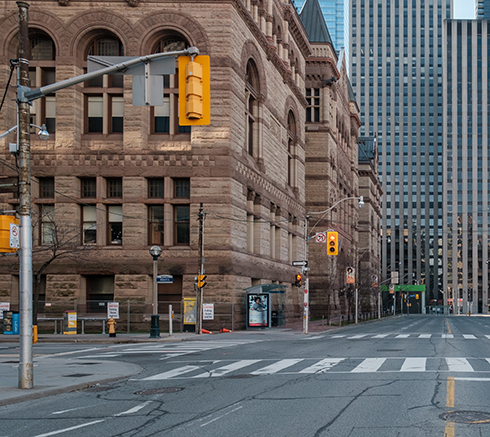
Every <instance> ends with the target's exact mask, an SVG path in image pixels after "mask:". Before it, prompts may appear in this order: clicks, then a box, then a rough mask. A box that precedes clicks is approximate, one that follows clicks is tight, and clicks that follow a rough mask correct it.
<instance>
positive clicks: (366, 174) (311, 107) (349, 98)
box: [300, 0, 381, 318]
mask: <svg viewBox="0 0 490 437" xmlns="http://www.w3.org/2000/svg"><path fill="white" fill-rule="evenodd" d="M300 18H301V20H302V22H303V24H304V27H305V29H306V31H307V33H308V38H309V41H310V44H311V47H312V54H311V55H310V57H309V58H307V60H306V79H305V88H306V99H307V101H308V107H307V110H306V164H305V165H306V210H307V213H308V214H309V216H310V219H309V220H308V235H309V237H310V238H311V239H310V240H309V242H308V261H309V266H310V291H311V294H310V303H311V313H312V315H313V316H316V317H322V316H325V318H336V317H339V316H340V315H348V314H349V313H351V312H353V311H354V309H353V308H354V307H353V297H354V292H353V291H354V288H356V287H357V288H358V289H359V290H360V291H362V290H363V289H365V293H361V294H363V295H365V299H361V310H363V311H373V310H374V309H375V306H374V304H375V298H374V295H375V294H376V295H377V290H376V287H374V290H373V287H371V285H372V282H373V279H374V276H377V275H378V273H379V258H380V257H379V251H380V243H379V242H380V238H379V235H380V234H379V219H380V199H381V191H380V186H379V182H376V181H377V151H376V148H375V147H374V149H373V147H372V146H373V142H372V141H371V142H370V143H369V145H370V146H371V147H366V145H365V141H363V142H362V144H360V143H359V138H358V135H359V127H360V115H359V107H358V106H357V104H356V101H355V96H354V93H353V92H352V87H351V84H350V81H349V78H348V75H347V68H346V58H345V53H344V51H343V49H340V51H339V55H337V53H336V51H335V48H334V46H333V43H332V40H331V38H330V34H329V31H328V28H327V26H326V24H325V21H324V19H323V15H322V13H321V8H320V4H319V2H318V0H307V1H306V2H305V4H304V6H303V8H302V9H301V13H300ZM360 196H363V198H364V206H363V208H362V209H360V208H359V198H360ZM334 205H336V206H335V207H334ZM327 230H335V231H338V232H339V238H340V250H339V255H338V256H329V255H327V251H326V245H325V244H317V243H316V242H315V241H316V240H315V238H313V237H314V235H315V234H316V233H318V232H323V231H327ZM348 267H352V268H354V271H355V280H356V283H355V284H346V269H347V268H348ZM367 278H368V279H369V286H366V283H367Z"/></svg>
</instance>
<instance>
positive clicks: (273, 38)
mask: <svg viewBox="0 0 490 437" xmlns="http://www.w3.org/2000/svg"><path fill="white" fill-rule="evenodd" d="M0 6H1V10H2V16H0V41H1V42H0V59H1V62H0V65H1V67H0V83H1V84H6V82H7V79H8V76H9V73H10V69H9V59H15V58H16V47H17V28H18V23H17V7H16V3H15V2H12V1H0ZM29 28H30V37H31V50H32V56H31V59H30V68H31V70H32V77H31V80H32V81H33V82H35V84H34V86H33V88H35V87H38V86H42V85H46V84H47V83H51V82H53V81H56V82H60V81H62V80H65V79H68V78H71V77H74V76H78V75H81V74H83V73H84V72H85V68H86V59H87V55H88V54H90V53H93V54H95V55H107V54H108V53H109V54H113V52H114V51H115V52H117V53H118V54H119V55H124V56H141V55H145V54H148V53H153V52H155V51H156V50H162V49H161V47H166V50H169V51H170V48H171V47H173V46H176V47H182V44H184V45H186V46H196V47H198V48H199V50H200V53H201V54H202V55H209V56H210V59H211V124H210V125H209V126H193V127H192V128H191V129H182V128H181V127H179V126H178V122H177V119H176V109H177V104H178V103H177V95H178V94H177V90H178V87H179V84H178V83H177V78H176V76H174V75H170V76H169V77H167V78H165V79H164V84H165V90H164V97H165V99H166V100H165V104H164V107H163V109H159V108H157V107H155V108H148V107H139V106H133V105H132V92H133V91H132V83H131V77H130V76H124V77H122V78H120V79H118V78H117V77H113V78H108V77H105V78H103V79H102V80H101V81H100V82H99V83H83V84H79V85H76V86H72V87H69V88H66V89H63V90H60V91H58V92H57V93H56V94H55V95H53V96H47V97H45V98H43V99H40V100H39V101H38V102H35V103H34V105H33V109H32V110H31V114H32V116H31V119H32V122H33V123H34V124H38V125H39V124H41V123H46V124H47V125H49V126H52V127H53V128H54V132H52V133H51V136H50V138H49V140H47V141H40V140H39V139H37V137H36V135H32V136H31V154H32V156H31V165H32V184H31V190H32V202H33V225H34V228H33V235H34V248H33V264H34V268H33V270H34V273H36V272H39V271H41V282H40V284H41V285H40V287H41V288H40V297H41V301H44V302H56V303H60V302H61V303H62V304H61V305H60V308H61V307H63V306H66V309H71V308H72V306H73V302H76V305H78V307H79V308H83V310H80V311H82V312H85V313H86V314H91V312H92V309H93V308H94V307H93V305H92V306H90V305H91V304H90V303H88V301H91V300H93V301H97V300H99V301H102V302H104V301H106V300H107V301H109V300H114V301H119V302H125V301H131V302H137V303H138V305H142V306H146V307H145V309H143V310H141V312H142V314H151V301H152V266H153V261H152V257H151V256H150V254H149V248H150V246H152V245H155V244H156V245H158V246H160V247H161V248H162V249H163V252H162V255H161V257H160V259H159V261H158V272H159V274H166V275H173V277H174V283H173V285H172V286H170V287H169V286H168V285H167V284H162V285H160V286H159V300H160V301H161V302H167V301H171V302H177V301H180V299H182V298H183V297H193V296H195V289H194V278H195V276H196V275H197V272H198V238H199V235H198V221H197V217H198V210H199V205H200V203H202V204H203V208H204V213H205V217H206V218H205V223H204V258H205V270H206V275H207V280H206V282H207V285H206V287H205V288H204V302H209V303H226V304H229V305H232V306H233V314H234V323H235V329H238V328H243V327H244V314H245V300H246V299H245V296H246V292H245V289H246V288H248V287H251V286H255V285H259V284H270V283H277V284H280V285H284V286H285V287H286V292H285V296H284V302H285V305H286V307H285V311H286V314H287V318H288V319H290V318H292V319H294V318H298V317H300V316H301V314H302V295H301V293H300V291H299V290H298V289H297V288H296V287H292V285H291V284H292V283H293V282H294V274H295V273H296V269H295V268H293V267H292V266H291V262H292V261H293V260H297V259H303V257H304V240H303V232H304V217H305V201H307V199H306V197H305V162H307V161H308V160H309V159H310V158H308V157H307V156H306V153H305V108H306V103H307V102H306V99H305V97H304V96H305V67H306V58H307V57H308V56H309V54H310V51H311V48H310V45H309V43H308V41H307V36H306V33H305V31H304V29H303V27H302V25H301V23H300V21H299V18H298V15H297V14H296V12H295V11H294V8H293V5H292V4H291V2H289V1H286V0H284V1H280V0H258V1H250V0H246V1H241V0H229V1H222V0H220V1H213V0H206V1H204V0H203V1H195V0H193V1H185V0H184V1H180V0H179V1H174V2H168V1H163V0H162V1H152V2H145V1H125V0H117V1H116V0H112V1H111V0H106V1H100V2H96V3H93V2H86V1H76V0H71V1H69V2H68V1H63V2H62V1H60V2H51V1H49V2H48V1H42V0H38V1H32V2H31V4H30V7H29ZM159 44H160V45H159ZM178 49H179V48H178ZM251 72H252V73H253V77H251V76H252V74H251ZM13 77H14V78H15V73H14V76H13ZM14 82H15V79H14ZM14 82H12V83H11V86H10V87H9V90H8V95H7V99H6V102H5V106H4V108H3V109H2V111H1V112H0V126H2V132H3V131H5V130H7V129H9V128H10V127H12V126H14V125H15V124H16V117H15V102H13V101H12V100H13V99H14V98H15V86H14V85H15V83H14ZM339 85H340V84H339ZM180 86H181V84H180ZM345 87H346V84H345V83H342V89H341V90H340V89H339V90H338V91H337V92H338V93H339V97H338V98H339V99H340V100H341V99H342V98H341V97H340V94H341V93H344V92H345V89H346V88H345ZM2 88H3V85H2ZM325 91H326V92H333V90H330V89H328V90H325ZM342 101H343V100H342ZM346 103H348V102H346ZM341 109H342V111H344V109H345V111H346V112H345V113H342V114H341V115H342V128H343V129H344V131H345V132H346V133H350V131H351V124H352V121H351V118H350V113H349V111H348V106H346V107H344V106H342V108H341ZM336 117H337V118H338V115H337V116H335V115H334V113H333V112H332V114H331V116H330V117H329V118H330V119H329V122H328V123H325V125H324V126H323V128H322V129H325V130H324V133H325V134H328V135H327V138H328V146H327V148H326V149H325V150H322V149H321V148H318V149H317V150H315V151H314V155H318V154H321V155H322V156H323V155H325V157H328V159H329V160H332V165H331V166H330V167H329V168H331V170H328V171H326V174H322V177H327V178H329V180H331V181H332V188H329V189H328V190H326V191H325V192H322V193H312V194H311V196H312V198H316V197H317V196H318V195H321V196H323V198H325V197H324V195H325V194H326V192H330V191H332V190H333V192H335V194H336V195H339V196H342V195H343V194H346V193H347V194H352V193H357V174H356V173H354V176H355V178H354V179H352V177H351V176H349V178H348V181H346V183H347V182H348V185H346V186H345V187H338V186H336V187H335V183H336V181H339V180H341V177H340V175H339V174H338V173H339V172H340V171H345V172H349V174H351V173H352V172H351V171H350V170H351V168H350V165H347V167H346V168H345V169H343V165H344V161H345V159H347V158H348V159H349V162H355V158H356V154H355V150H354V149H355V147H353V143H354V140H355V139H354V138H351V137H350V136H349V137H348V138H347V139H348V144H347V143H346V144H342V146H343V147H342V148H341V149H339V150H338V151H336V152H335V153H333V152H331V149H332V147H333V146H336V145H338V144H339V140H338V139H339V135H340V133H339V132H340V130H339V126H338V125H337V124H338V123H337V124H336V121H335V119H336ZM310 141H312V140H310ZM10 142H15V134H12V135H9V136H7V137H6V138H5V139H4V140H1V141H0V176H15V174H16V161H15V157H14V156H13V155H11V154H10V153H9V152H8V144H9V143H10ZM311 144H313V142H312V143H311ZM344 146H345V147H344ZM327 152H328V153H327ZM312 156H313V155H312ZM319 173H323V170H319V171H315V172H313V175H314V177H316V175H317V174H319ZM160 189H161V191H159V190H160ZM310 203H311V202H310ZM17 204H18V199H17V196H15V195H13V194H0V209H3V210H11V209H14V208H15V207H16V205H17ZM351 209H353V208H351ZM343 210H344V209H342V211H343ZM350 212H354V211H350ZM336 215H337V214H336ZM351 230H352V229H351V228H349V229H346V232H347V234H346V235H352V232H351ZM53 235H54V236H56V238H54V237H53ZM58 237H60V239H61V237H63V239H61V241H62V243H59V242H55V241H53V240H56V239H57V238H58ZM56 244H58V246H56ZM56 249H57V250H58V252H59V251H60V249H65V252H64V253H63V255H61V254H59V253H58V255H56V256H54V253H55V252H53V250H56ZM51 259H52V261H51V262H50V263H49V265H48V266H47V267H46V268H44V269H42V270H41V268H42V266H43V263H44V262H45V261H47V260H51ZM166 287H167V288H166ZM0 301H2V302H4V301H9V302H11V305H12V306H13V307H15V305H17V304H18V259H17V257H12V256H11V257H2V258H1V263H0ZM63 302H64V303H65V304H66V305H65V304H63ZM161 308H162V310H163V308H164V307H163V306H161Z"/></svg>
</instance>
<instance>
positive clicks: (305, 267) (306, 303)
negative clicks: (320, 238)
mask: <svg viewBox="0 0 490 437" xmlns="http://www.w3.org/2000/svg"><path fill="white" fill-rule="evenodd" d="M353 199H355V200H359V208H362V207H363V206H364V197H363V196H359V197H345V198H343V199H340V200H338V201H337V202H335V203H334V204H333V205H332V206H331V207H330V208H327V209H326V210H325V211H318V212H311V211H310V212H308V214H307V215H306V217H305V264H304V265H303V274H304V276H305V293H304V313H303V334H308V319H309V313H310V280H309V278H308V270H309V267H308V245H307V243H308V241H310V240H311V239H312V238H315V237H314V236H313V237H309V236H308V219H309V218H310V214H323V215H322V216H321V217H320V218H319V219H318V220H317V222H316V223H315V224H314V225H313V227H312V228H311V229H310V231H309V232H311V231H313V229H315V227H316V225H317V224H318V223H320V220H321V219H322V218H323V217H325V215H326V214H327V213H329V212H330V211H332V209H334V208H335V207H336V206H337V205H338V204H339V203H341V202H345V201H346V200H353Z"/></svg>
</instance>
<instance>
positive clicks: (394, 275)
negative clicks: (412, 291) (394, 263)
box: [391, 272, 398, 284]
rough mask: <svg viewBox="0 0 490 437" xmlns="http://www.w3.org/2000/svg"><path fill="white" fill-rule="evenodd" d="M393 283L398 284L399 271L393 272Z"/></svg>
mask: <svg viewBox="0 0 490 437" xmlns="http://www.w3.org/2000/svg"><path fill="white" fill-rule="evenodd" d="M391 283H392V284H398V272H391Z"/></svg>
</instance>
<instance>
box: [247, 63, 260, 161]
mask: <svg viewBox="0 0 490 437" xmlns="http://www.w3.org/2000/svg"><path fill="white" fill-rule="evenodd" d="M245 80H246V83H245V98H246V107H245V116H246V127H245V128H246V135H245V147H246V149H247V151H248V153H249V155H250V156H257V155H258V138H259V133H258V131H259V129H258V115H259V105H258V101H257V98H258V94H259V75H258V72H257V67H256V65H255V62H254V61H252V60H251V59H250V60H249V61H248V63H247V74H246V78H245Z"/></svg>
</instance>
